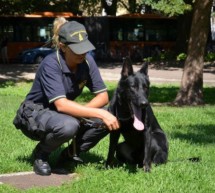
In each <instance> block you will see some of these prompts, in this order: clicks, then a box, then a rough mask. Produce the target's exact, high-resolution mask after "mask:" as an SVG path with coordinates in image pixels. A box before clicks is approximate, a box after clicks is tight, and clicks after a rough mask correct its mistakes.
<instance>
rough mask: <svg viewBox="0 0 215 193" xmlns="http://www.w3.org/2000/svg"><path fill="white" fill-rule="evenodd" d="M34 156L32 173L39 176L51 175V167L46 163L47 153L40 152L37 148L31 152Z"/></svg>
mask: <svg viewBox="0 0 215 193" xmlns="http://www.w3.org/2000/svg"><path fill="white" fill-rule="evenodd" d="M33 156H34V159H35V161H34V166H33V168H34V172H35V173H36V174H38V175H41V176H49V175H51V167H50V166H49V163H48V158H49V153H47V152H44V151H42V150H41V149H40V148H39V146H36V148H35V149H34V151H33Z"/></svg>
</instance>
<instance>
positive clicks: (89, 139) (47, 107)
mask: <svg viewBox="0 0 215 193" xmlns="http://www.w3.org/2000/svg"><path fill="white" fill-rule="evenodd" d="M58 36H59V49H57V51H56V52H54V53H52V54H50V55H48V56H47V57H46V58H45V59H44V60H43V61H42V62H41V64H40V65H39V68H38V70H37V72H36V76H35V80H34V82H33V85H32V88H31V90H30V92H29V93H28V94H27V96H26V98H25V100H24V102H23V103H22V104H21V105H20V108H19V109H18V111H17V115H16V117H15V119H14V125H15V126H16V127H17V128H18V129H21V131H22V132H23V133H24V134H25V135H26V136H28V137H29V138H31V139H34V140H38V141H39V143H38V144H37V146H36V147H35V149H34V150H33V155H34V160H35V161H34V164H33V168H34V171H35V173H36V174H39V175H50V174H51V168H50V165H49V162H48V158H49V155H50V154H51V152H53V151H55V150H56V149H57V148H58V147H60V146H61V145H62V144H63V143H65V142H68V141H69V140H70V139H72V138H73V137H74V136H76V151H77V154H80V152H86V151H88V150H89V149H91V148H92V147H94V146H95V145H96V144H97V143H98V142H99V141H100V140H101V139H102V138H103V137H105V136H106V135H107V134H108V132H109V130H116V129H118V128H119V123H118V120H117V119H116V117H114V116H113V115H112V114H110V113H109V112H108V111H106V110H104V109H103V108H102V107H104V106H105V105H106V104H107V103H108V102H109V99H108V93H107V88H106V86H105V84H104V82H103V80H102V78H101V75H100V73H99V70H98V67H97V65H96V63H95V61H94V59H93V58H92V57H91V56H90V55H89V54H87V53H88V52H89V51H91V50H93V49H95V48H94V46H93V45H92V44H91V42H90V41H89V40H88V35H87V32H86V29H85V27H84V26H83V25H82V24H80V23H78V22H76V21H71V22H66V23H64V24H63V25H62V26H61V27H60V29H59V31H58ZM85 86H86V87H88V88H89V90H90V91H91V92H92V93H94V97H93V98H92V100H90V101H89V102H88V103H87V104H85V105H81V104H78V103H77V102H75V101H74V100H75V98H76V97H78V96H79V95H81V93H82V90H83V88H84V87H85ZM81 117H85V118H98V119H100V120H101V121H102V122H103V123H104V124H105V125H106V127H107V128H108V129H103V128H93V127H90V128H84V127H83V126H82V127H81V126H80V121H79V118H81ZM72 151H73V148H72V145H70V146H68V147H67V148H65V149H64V150H63V151H62V153H61V155H60V158H59V162H60V163H62V164H63V162H64V161H65V160H70V158H71V155H73V152H72Z"/></svg>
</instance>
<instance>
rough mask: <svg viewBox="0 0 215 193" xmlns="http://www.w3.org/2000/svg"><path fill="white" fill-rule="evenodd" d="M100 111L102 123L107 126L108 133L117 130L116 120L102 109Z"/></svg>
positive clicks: (117, 123)
mask: <svg viewBox="0 0 215 193" xmlns="http://www.w3.org/2000/svg"><path fill="white" fill-rule="evenodd" d="M100 110H101V115H102V121H103V122H104V124H105V125H106V126H107V128H108V129H109V130H110V131H112V130H117V129H119V127H120V125H119V122H118V120H117V118H116V117H115V116H114V115H112V114H111V113H109V112H108V111H106V110H104V109H100Z"/></svg>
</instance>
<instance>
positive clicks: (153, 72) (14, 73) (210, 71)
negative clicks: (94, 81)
mask: <svg viewBox="0 0 215 193" xmlns="http://www.w3.org/2000/svg"><path fill="white" fill-rule="evenodd" d="M36 68H37V65H29V64H10V65H0V81H4V80H22V79H24V80H33V79H34V77H35V72H36ZM133 68H134V71H137V70H139V69H140V68H141V65H133ZM99 70H100V73H101V76H102V78H103V79H104V80H106V81H108V80H109V81H112V80H116V81H117V80H119V79H120V72H121V65H120V64H119V65H115V64H114V65H113V64H108V65H99ZM148 73H149V77H150V81H151V83H152V84H153V83H180V81H181V78H182V73H183V69H182V68H178V67H160V68H158V66H155V67H154V66H151V65H150V66H149V70H148ZM203 79H204V84H205V85H209V86H215V66H214V65H211V66H207V67H206V68H204V72H203Z"/></svg>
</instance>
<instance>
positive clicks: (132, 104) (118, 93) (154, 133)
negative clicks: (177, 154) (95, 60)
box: [106, 57, 168, 172]
mask: <svg viewBox="0 0 215 193" xmlns="http://www.w3.org/2000/svg"><path fill="white" fill-rule="evenodd" d="M149 86H150V82H149V77H148V65H147V64H143V66H142V68H141V69H140V70H139V71H138V72H136V73H134V72H133V67H132V64H131V61H130V59H129V58H128V57H127V58H124V61H123V67H122V71H121V79H120V81H119V83H118V86H117V89H116V90H115V93H114V96H113V98H112V100H111V102H110V106H109V111H110V112H111V113H112V114H114V115H115V116H116V117H117V118H118V120H119V121H120V129H119V130H116V131H111V132H110V144H109V152H108V157H107V162H106V166H111V165H112V164H113V160H114V157H115V153H116V158H117V159H118V160H119V161H121V162H125V163H129V164H138V165H139V166H140V167H143V168H144V171H145V172H149V171H150V169H151V163H154V164H156V165H158V164H163V163H166V162H167V158H168V141H167V137H166V135H165V133H164V131H163V130H162V129H161V127H160V125H159V123H158V121H157V119H156V117H155V115H154V113H153V110H152V108H151V106H150V103H149V101H148V96H149ZM138 119H139V122H138V123H137V122H136V121H134V120H137V121H138ZM143 125H144V126H143ZM135 127H136V128H135ZM143 127H144V129H143ZM120 134H122V135H123V137H124V140H125V141H124V142H123V143H118V141H119V137H120Z"/></svg>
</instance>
